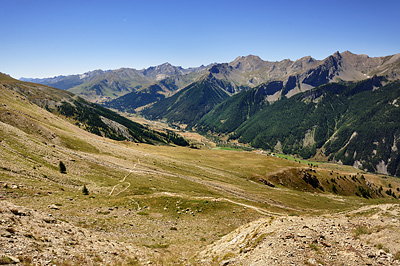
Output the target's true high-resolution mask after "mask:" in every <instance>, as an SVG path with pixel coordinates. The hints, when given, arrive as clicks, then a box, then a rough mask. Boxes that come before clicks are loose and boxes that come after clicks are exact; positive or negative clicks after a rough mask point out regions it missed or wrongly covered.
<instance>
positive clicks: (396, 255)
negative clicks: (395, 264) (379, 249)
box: [393, 251, 400, 260]
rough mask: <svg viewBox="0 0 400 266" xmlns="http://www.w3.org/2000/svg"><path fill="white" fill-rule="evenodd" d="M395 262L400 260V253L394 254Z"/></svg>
mask: <svg viewBox="0 0 400 266" xmlns="http://www.w3.org/2000/svg"><path fill="white" fill-rule="evenodd" d="M393 258H394V259H395V260H400V251H397V252H396V254H394V257H393Z"/></svg>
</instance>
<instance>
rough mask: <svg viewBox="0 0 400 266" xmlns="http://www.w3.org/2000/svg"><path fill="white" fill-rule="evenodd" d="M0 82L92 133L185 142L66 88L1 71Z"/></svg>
mask: <svg viewBox="0 0 400 266" xmlns="http://www.w3.org/2000/svg"><path fill="white" fill-rule="evenodd" d="M0 82H1V83H2V85H3V86H4V87H2V88H4V89H5V88H7V89H10V90H13V91H15V92H17V93H19V94H20V95H22V96H24V97H26V99H28V100H29V101H31V102H32V103H34V104H36V105H38V106H40V107H42V108H45V109H47V110H48V111H50V112H52V113H56V114H59V115H62V116H65V117H66V118H67V119H68V120H69V121H71V122H72V123H74V124H75V125H77V126H79V127H81V128H83V129H85V130H86V131H89V132H91V133H94V134H96V135H99V136H104V137H107V138H110V139H115V140H129V141H133V142H141V143H149V144H175V145H180V146H187V145H189V144H188V142H187V141H186V140H185V139H183V138H182V137H181V136H179V135H177V134H176V133H174V132H172V131H166V132H158V131H154V130H151V129H150V128H148V127H146V126H144V125H141V124H139V123H135V122H133V121H131V120H129V119H127V118H125V117H123V116H121V115H119V114H117V113H115V112H113V111H111V110H109V109H106V108H104V107H101V106H99V105H98V104H95V103H91V102H88V101H86V100H84V99H82V98H80V97H78V96H76V95H74V94H73V93H71V92H68V91H63V90H60V89H55V88H52V87H48V86H44V85H39V84H34V83H27V82H21V81H17V80H15V79H12V78H10V77H8V76H6V75H4V74H1V76H0Z"/></svg>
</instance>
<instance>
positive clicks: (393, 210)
mask: <svg viewBox="0 0 400 266" xmlns="http://www.w3.org/2000/svg"><path fill="white" fill-rule="evenodd" d="M399 221H400V207H399V205H394V204H385V205H375V206H366V207H363V208H361V209H359V210H357V211H353V212H349V213H345V214H344V213H343V214H335V215H332V216H327V215H324V216H321V217H296V216H285V217H275V218H274V217H271V218H270V219H261V220H258V221H255V222H252V223H250V224H248V225H246V226H243V227H241V228H238V229H237V230H235V231H234V232H232V233H231V234H229V235H226V236H225V237H223V238H222V239H221V240H219V241H218V242H216V243H214V244H212V245H211V246H209V247H208V248H207V249H206V250H204V251H202V252H201V253H200V255H199V258H198V263H199V264H202V265H400V261H399V259H400V233H399Z"/></svg>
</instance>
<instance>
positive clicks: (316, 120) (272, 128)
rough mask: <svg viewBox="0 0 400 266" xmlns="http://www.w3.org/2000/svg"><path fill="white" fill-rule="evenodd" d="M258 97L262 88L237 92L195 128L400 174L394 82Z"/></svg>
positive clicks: (399, 97)
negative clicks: (276, 98)
mask: <svg viewBox="0 0 400 266" xmlns="http://www.w3.org/2000/svg"><path fill="white" fill-rule="evenodd" d="M386 83H387V84H386ZM385 84H386V85H385ZM263 99H265V90H264V91H263V90H262V87H258V88H255V89H252V90H250V91H247V92H243V93H241V94H238V95H236V96H234V97H232V98H230V99H229V100H227V101H225V102H223V103H221V104H219V105H218V106H216V107H215V108H214V109H213V110H212V111H210V112H209V113H208V114H207V115H205V116H204V117H203V118H202V119H201V120H200V122H199V123H198V124H197V125H196V126H195V128H197V130H199V131H200V132H204V133H207V132H210V131H211V132H217V133H218V132H219V133H225V134H230V133H233V134H232V135H231V136H230V138H231V139H237V140H238V141H240V142H243V143H250V144H251V145H252V146H253V147H259V148H263V149H266V150H270V151H275V152H283V153H285V154H298V155H300V156H301V157H303V158H310V157H314V156H317V157H319V158H320V159H328V160H333V161H337V162H342V163H344V164H347V165H353V166H355V167H357V168H360V169H363V170H367V171H371V172H378V173H384V174H392V175H397V176H400V155H399V149H400V145H399V143H400V141H399V140H400V139H399V136H400V124H399V119H398V117H400V108H399V104H398V102H399V101H400V82H399V81H393V82H387V81H386V79H384V78H378V77H373V78H371V79H368V80H364V81H361V82H356V83H354V82H350V83H349V82H341V83H329V84H326V85H323V86H320V87H318V88H316V89H314V90H310V91H308V92H304V93H300V94H297V95H295V96H293V97H291V98H283V99H281V100H279V101H276V102H274V103H272V104H271V103H268V102H267V101H263Z"/></svg>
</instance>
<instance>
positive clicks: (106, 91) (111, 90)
mask: <svg viewBox="0 0 400 266" xmlns="http://www.w3.org/2000/svg"><path fill="white" fill-rule="evenodd" d="M205 68H206V67H205V66H200V67H197V68H188V69H184V68H182V67H177V66H172V65H171V64H169V63H165V64H162V65H159V66H155V67H149V68H147V69H142V70H136V69H132V68H120V69H116V70H108V71H103V70H95V71H90V72H86V73H84V74H77V75H69V76H57V77H53V78H44V79H31V78H21V80H22V81H28V82H35V83H40V84H44V85H48V86H52V87H55V88H59V89H63V90H69V91H71V92H73V93H75V94H77V95H80V96H82V97H84V98H85V99H87V100H89V101H92V102H103V101H105V100H109V99H113V98H117V97H119V96H122V95H124V94H127V93H129V92H132V91H136V90H138V89H140V88H143V87H146V86H149V85H151V84H154V83H156V82H158V81H160V80H163V79H165V78H168V77H171V76H179V75H185V74H189V73H198V72H201V71H202V70H204V69H205Z"/></svg>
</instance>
